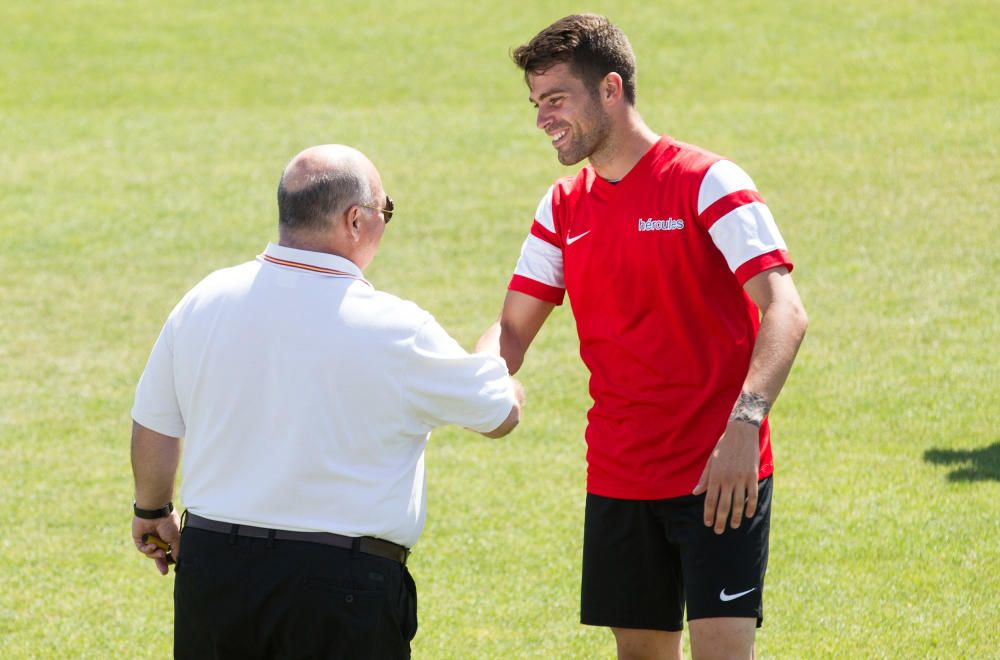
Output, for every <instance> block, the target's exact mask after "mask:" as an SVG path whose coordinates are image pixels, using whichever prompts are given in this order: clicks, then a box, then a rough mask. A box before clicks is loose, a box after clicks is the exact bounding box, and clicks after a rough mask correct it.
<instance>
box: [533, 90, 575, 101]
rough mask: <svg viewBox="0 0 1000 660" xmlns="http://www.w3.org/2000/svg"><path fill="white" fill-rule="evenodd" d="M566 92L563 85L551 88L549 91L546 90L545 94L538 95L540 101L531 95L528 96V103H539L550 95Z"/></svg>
mask: <svg viewBox="0 0 1000 660" xmlns="http://www.w3.org/2000/svg"><path fill="white" fill-rule="evenodd" d="M565 93H566V90H565V89H563V88H561V87H559V88H556V89H550V90H549V91H547V92H545V93H544V94H540V95H539V96H538V101H536V100H535V99H533V98H531V97H530V96H529V97H528V103H539V102H541V101H544V100H545V99H547V98H548V97H550V96H553V95H555V94H565Z"/></svg>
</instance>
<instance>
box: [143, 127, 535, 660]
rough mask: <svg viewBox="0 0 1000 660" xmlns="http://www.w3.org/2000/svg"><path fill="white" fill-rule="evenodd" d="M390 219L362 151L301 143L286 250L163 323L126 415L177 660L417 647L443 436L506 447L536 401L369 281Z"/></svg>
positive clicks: (217, 283)
mask: <svg viewBox="0 0 1000 660" xmlns="http://www.w3.org/2000/svg"><path fill="white" fill-rule="evenodd" d="M392 217H393V204H392V200H391V199H390V198H389V196H388V195H386V194H385V191H384V190H383V189H382V180H381V178H380V177H379V174H378V171H377V170H376V169H375V166H374V165H373V164H372V163H371V161H369V160H368V159H367V158H366V157H365V156H364V155H362V154H361V153H360V152H358V151H356V150H354V149H352V148H350V147H346V146H342V145H323V146H318V147H312V148H310V149H306V150H305V151H303V152H302V153H300V154H299V155H297V156H296V157H295V158H294V159H293V160H292V161H291V162H290V163H289V164H288V166H287V167H286V168H285V171H284V174H283V175H282V177H281V183H280V185H279V186H278V232H279V241H278V244H277V245H274V244H269V245H268V246H267V249H266V250H265V251H264V252H263V253H262V254H260V255H258V256H257V258H256V259H255V260H253V261H249V262H247V263H244V264H241V265H238V266H235V267H232V268H227V269H223V270H220V271H216V272H214V273H212V274H211V275H209V276H208V277H206V278H205V279H204V280H202V281H201V282H200V283H199V284H198V285H196V286H195V287H194V288H193V289H192V290H191V291H189V292H188V293H187V295H185V296H184V298H183V299H182V300H181V301H180V302H179V303H178V304H177V306H176V307H174V309H173V311H172V312H171V313H170V316H169V317H168V318H167V321H166V324H165V325H164V327H163V330H162V331H161V333H160V336H159V338H158V339H157V341H156V343H155V345H154V347H153V350H152V353H151V355H150V357H149V361H148V363H147V365H146V368H145V371H144V372H143V374H142V377H141V379H140V381H139V384H138V387H137V389H136V396H135V405H134V407H133V409H132V419H133V430H132V468H133V474H134V477H135V502H134V503H133V508H134V513H135V517H134V518H133V521H132V537H133V540H134V542H135V545H136V548H137V549H138V550H139V551H140V552H142V553H143V554H145V555H146V556H148V557H150V558H151V559H153V560H154V562H155V564H156V566H157V568H158V569H159V571H160V573H162V574H167V567H168V563H170V562H176V569H175V576H176V577H175V582H174V607H175V625H174V654H175V656H176V657H178V658H212V657H216V658H218V657H262V658H264V657H266V658H270V657H323V658H366V659H367V658H408V657H409V656H410V641H411V640H412V638H413V636H414V634H415V633H416V628H417V616H416V603H417V601H416V588H415V586H414V584H413V580H412V578H411V577H410V574H409V572H408V570H407V568H406V560H407V557H408V555H409V552H410V548H412V547H413V545H414V544H415V543H416V541H417V538H418V537H419V535H420V532H421V530H422V528H423V525H424V519H425V509H424V501H425V484H424V447H425V445H426V444H427V440H428V438H429V436H430V432H431V430H432V429H433V428H435V427H438V426H442V425H445V424H457V425H460V426H464V427H466V428H468V429H472V430H474V431H478V432H479V433H482V434H483V435H486V436H488V437H491V438H497V437H501V436H503V435H506V434H507V433H509V432H510V431H511V430H512V429H513V428H514V427H515V426H516V425H517V423H518V419H519V416H520V409H521V403H522V400H523V398H522V397H523V395H522V394H521V390H520V386H519V385H518V384H517V383H516V382H515V381H514V380H513V379H511V378H510V376H509V375H508V372H507V367H506V364H505V363H504V361H503V359H501V358H499V357H495V356H492V355H489V354H485V353H477V354H469V353H467V352H466V351H464V350H463V349H462V348H461V347H460V346H459V345H458V344H457V343H456V342H455V341H454V340H453V339H452V338H451V337H449V336H448V333H447V332H445V331H444V329H442V328H441V326H440V325H438V323H437V322H436V321H435V320H434V318H433V317H432V316H431V315H430V314H428V313H427V312H425V311H423V310H422V309H420V308H419V307H417V306H416V305H415V304H413V303H410V302H405V301H403V300H400V299H399V298H397V297H395V296H392V295H389V294H387V293H382V292H379V291H377V290H376V289H375V288H374V287H373V286H372V285H371V283H369V282H368V281H367V280H366V279H365V278H364V275H363V272H362V271H363V269H364V268H366V267H367V266H368V264H370V263H371V262H372V260H373V259H374V258H375V254H376V252H377V251H378V246H379V243H380V242H381V240H382V236H383V234H384V233H385V231H386V228H387V226H388V224H389V220H390V219H391V218H392ZM182 437H183V438H184V451H183V474H184V478H183V484H182V487H181V491H180V495H181V499H183V501H184V504H185V505H186V507H187V510H186V511H185V513H184V515H183V516H179V515H178V513H177V512H176V511H174V506H173V504H172V500H173V490H174V481H175V478H176V473H177V467H178V464H179V462H180V460H181V454H182V452H181V445H180V439H181V438H182ZM150 535H151V536H150ZM158 540H161V541H162V542H163V543H161V544H158V543H157V541H158ZM182 540H183V543H182ZM164 546H169V548H168V549H167V550H165V547H164ZM182 546H183V553H182V552H181V548H182Z"/></svg>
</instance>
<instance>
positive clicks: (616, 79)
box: [600, 71, 625, 106]
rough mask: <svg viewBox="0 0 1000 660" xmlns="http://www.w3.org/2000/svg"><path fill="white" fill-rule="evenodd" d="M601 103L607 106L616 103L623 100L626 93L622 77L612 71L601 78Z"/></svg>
mask: <svg viewBox="0 0 1000 660" xmlns="http://www.w3.org/2000/svg"><path fill="white" fill-rule="evenodd" d="M600 91H601V103H603V104H604V105H606V106H610V105H614V104H616V103H618V102H619V101H621V100H622V98H623V97H624V94H625V85H624V83H623V82H622V77H621V76H620V75H619V74H617V73H615V72H614V71H612V72H611V73H609V74H608V75H606V76H604V79H603V80H601V87H600Z"/></svg>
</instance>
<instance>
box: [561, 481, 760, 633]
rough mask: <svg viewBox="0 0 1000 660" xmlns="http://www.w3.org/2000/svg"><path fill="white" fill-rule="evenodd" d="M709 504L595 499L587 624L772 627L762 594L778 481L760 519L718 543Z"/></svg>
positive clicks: (583, 616)
mask: <svg viewBox="0 0 1000 660" xmlns="http://www.w3.org/2000/svg"><path fill="white" fill-rule="evenodd" d="M704 510H705V496H704V495H697V496H696V495H686V496H683V497H676V498H671V499H664V500H619V499H613V498H608V497H601V496H599V495H592V494H588V495H587V510H586V520H585V523H584V531H583V587H582V590H581V608H580V620H581V622H582V623H584V624H588V625H594V626H609V627H615V628H645V629H652V630H669V631H678V630H682V629H683V627H684V623H683V615H684V608H685V605H686V606H687V618H688V620H689V621H690V620H692V619H704V618H709V617H752V618H756V619H757V626H758V627H760V625H761V622H762V621H763V619H764V613H763V602H762V598H761V597H762V592H763V590H764V573H765V571H766V570H767V548H768V546H767V540H768V532H769V529H770V520H771V478H770V477H767V478H765V479H763V480H761V481H760V483H759V484H758V500H757V511H756V512H755V514H754V517H753V518H750V519H746V518H744V519H743V522H742V523H741V524H740V527H739V529H731V528H729V526H728V525H727V527H726V531H725V532H723V533H722V534H721V535H716V534H715V532H714V531H713V530H712V528H711V527H706V526H705V523H704Z"/></svg>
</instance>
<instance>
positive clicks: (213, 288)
mask: <svg viewBox="0 0 1000 660" xmlns="http://www.w3.org/2000/svg"><path fill="white" fill-rule="evenodd" d="M259 270H260V264H259V263H258V262H257V261H247V262H245V263H242V264H239V265H237V266H230V267H228V268H220V269H219V270H215V271H212V272H211V273H209V274H208V275H206V276H205V277H203V278H202V279H201V281H200V282H198V283H197V284H195V285H194V286H193V287H191V289H190V290H189V291H188V292H187V293H186V294H184V297H183V298H181V300H180V302H178V303H177V306H176V307H175V308H174V312H173V315H176V314H179V313H181V312H182V311H183V310H185V309H187V308H189V307H191V306H194V305H196V304H197V305H201V304H206V303H209V302H210V301H213V300H218V299H221V298H225V297H228V296H230V295H232V294H233V293H234V292H237V291H243V290H245V289H247V288H248V287H249V286H250V284H251V283H252V282H253V278H254V276H255V275H256V273H257V272H258V271H259Z"/></svg>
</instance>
